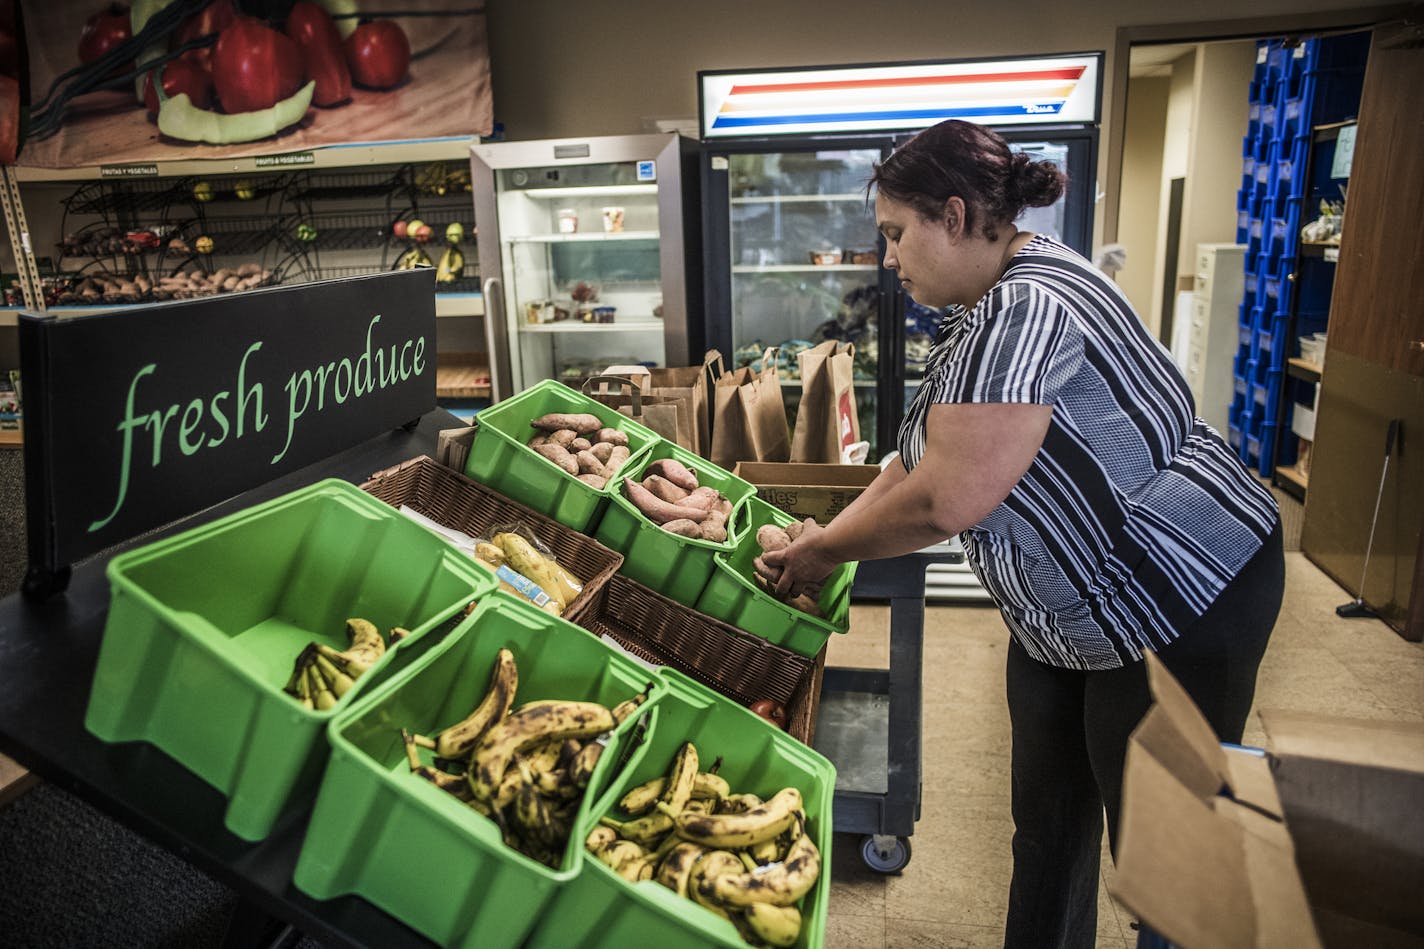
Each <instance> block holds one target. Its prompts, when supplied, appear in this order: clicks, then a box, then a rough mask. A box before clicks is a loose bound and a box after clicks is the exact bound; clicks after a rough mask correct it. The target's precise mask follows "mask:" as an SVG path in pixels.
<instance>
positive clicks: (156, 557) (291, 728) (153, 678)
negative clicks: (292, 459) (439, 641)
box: [84, 479, 496, 840]
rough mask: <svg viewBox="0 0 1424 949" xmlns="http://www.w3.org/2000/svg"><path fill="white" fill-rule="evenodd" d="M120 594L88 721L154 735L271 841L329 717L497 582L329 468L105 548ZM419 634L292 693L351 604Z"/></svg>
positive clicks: (238, 830)
mask: <svg viewBox="0 0 1424 949" xmlns="http://www.w3.org/2000/svg"><path fill="white" fill-rule="evenodd" d="M108 576H109V584H110V588H111V602H110V606H109V615H108V620H107V622H106V624H105V627H104V640H103V643H102V644H101V646H100V649H99V661H98V667H97V669H96V670H95V673H94V684H93V690H92V692H91V693H90V696H89V706H88V710H87V712H86V715H85V720H84V724H85V727H87V728H88V729H89V731H91V732H93V733H94V734H95V735H97V736H98V737H100V738H102V739H103V740H105V741H113V742H117V741H148V742H151V743H153V744H154V745H157V746H158V747H159V748H161V749H163V750H164V751H165V752H167V753H168V754H169V755H171V756H172V757H173V758H175V759H176V760H177V761H179V762H180V763H182V764H183V765H184V766H185V767H187V768H188V769H189V770H191V771H193V772H194V773H195V774H197V775H198V776H199V777H201V778H202V779H203V780H205V781H207V782H208V783H209V784H211V785H213V786H214V787H216V788H217V789H218V790H220V791H222V792H223V793H224V794H226V795H227V797H228V799H229V801H228V808H227V814H226V818H225V821H226V824H227V827H228V829H229V830H231V831H232V832H233V833H234V834H237V835H238V836H239V837H242V838H244V839H246V840H260V839H262V838H263V837H265V836H267V834H268V833H269V832H270V831H271V829H272V827H273V825H274V824H275V823H276V821H277V820H278V819H279V818H281V817H283V816H284V815H286V814H289V813H291V812H294V811H297V810H300V809H303V808H304V807H305V806H306V805H307V804H308V803H310V800H311V797H312V796H313V794H314V793H315V791H316V787H317V783H318V781H319V779H320V777H321V769H322V767H323V766H324V765H325V763H326V756H327V751H328V748H327V745H326V742H325V741H324V735H323V733H322V732H323V729H324V728H325V727H326V725H327V723H328V722H329V721H330V720H331V719H332V717H333V716H334V715H335V714H337V713H338V712H339V711H341V710H342V709H344V708H346V707H348V706H350V705H352V704H353V702H354V701H355V700H356V699H357V698H358V697H359V695H360V694H361V693H362V692H364V691H367V690H368V689H371V688H372V687H374V686H375V685H377V684H378V683H379V682H380V681H381V680H382V679H383V678H384V677H386V676H387V675H389V674H391V673H393V672H394V671H396V670H397V669H398V668H399V667H400V666H401V665H403V664H405V663H406V662H409V661H411V660H412V659H413V658H414V656H415V655H416V654H418V653H420V652H422V651H424V649H425V648H426V646H427V645H428V644H429V643H428V642H427V641H426V640H427V639H430V640H433V639H434V638H435V637H434V636H430V637H427V634H428V633H430V631H431V630H432V629H435V628H436V627H440V626H442V624H444V622H445V621H446V620H449V619H452V618H454V617H457V616H458V615H459V614H460V612H461V611H462V610H463V609H464V608H465V606H466V604H468V603H469V602H470V600H471V599H478V598H482V597H485V596H487V595H491V594H492V593H493V591H494V589H495V586H496V581H495V579H494V577H493V575H492V574H490V573H488V572H486V571H484V570H481V569H480V568H479V567H478V566H476V565H475V564H473V563H472V562H470V560H469V559H468V558H467V557H466V556H465V555H463V554H461V553H459V552H458V551H456V550H454V549H453V548H451V547H450V545H449V544H447V543H445V541H443V540H442V539H440V538H439V537H437V536H436V535H434V534H432V533H431V532H429V531H427V530H426V529H425V528H423V527H420V526H419V525H417V524H415V523H413V522H411V521H410V520H408V519H407V518H405V517H403V516H401V514H400V513H399V512H397V511H395V510H393V509H392V508H391V507H389V506H388V505H385V504H382V503H381V502H380V501H377V500H376V499H375V498H372V497H370V496H369V495H367V494H365V493H364V492H362V491H361V490H360V489H358V488H356V487H355V486H354V485H351V484H348V483H347V482H345V481H339V480H335V479H332V480H327V481H321V482H318V483H317V484H314V485H311V486H309V487H307V488H303V489H301V490H299V491H294V492H292V493H290V494H287V495H284V496H282V497H279V498H275V499H273V500H271V501H267V502H265V503H262V504H259V505H256V506H254V507H251V508H248V509H247V510H244V511H239V512H237V513H236V514H231V515H229V516H227V517H224V518H222V519H220V520H217V521H214V522H212V523H210V524H205V525H203V526H201V527H196V528H194V529H192V530H189V531H185V532H183V533H181V534H177V535H175V536H173V537H170V538H167V539H164V540H160V541H157V542H155V543H153V544H149V545H148V546H145V547H142V548H139V549H137V550H133V551H129V552H127V553H124V554H120V555H119V556H117V557H115V558H114V559H113V560H111V561H110V562H109V565H108ZM353 616H359V617H363V618H365V619H368V620H370V621H371V622H373V623H375V624H376V626H377V628H379V629H380V630H381V631H382V632H383V633H384V632H386V631H388V630H389V629H390V628H391V627H394V626H403V627H405V628H407V629H409V630H411V635H410V636H409V637H407V638H406V639H404V640H401V641H400V642H398V643H397V644H396V645H395V646H394V647H392V648H389V649H388V650H387V652H386V655H385V656H383V657H382V658H381V659H380V660H379V661H378V662H377V663H376V665H375V666H374V667H373V668H372V669H371V670H370V671H369V672H367V673H366V674H365V675H363V676H361V677H360V678H359V679H357V680H356V683H355V685H354V686H353V687H352V688H351V690H350V691H348V692H347V693H346V694H345V695H344V696H342V697H341V698H340V699H339V700H338V702H337V704H336V706H335V707H334V708H331V709H327V710H325V711H315V710H311V709H306V708H303V707H302V706H301V705H300V704H298V702H297V700H296V699H295V698H293V697H292V696H290V695H287V694H285V693H284V692H283V691H282V688H283V686H285V685H286V683H287V680H288V678H289V677H290V676H291V673H292V667H293V663H294V661H295V660H296V658H297V655H298V654H299V653H300V652H301V651H302V649H303V648H305V647H306V645H307V644H308V643H310V642H313V641H317V642H323V643H326V644H327V645H329V646H332V647H334V648H336V649H345V648H346V647H347V645H348V642H347V638H346V619H347V617H353Z"/></svg>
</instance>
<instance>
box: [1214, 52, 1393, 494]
mask: <svg viewBox="0 0 1424 949" xmlns="http://www.w3.org/2000/svg"><path fill="white" fill-rule="evenodd" d="M1368 54H1369V34H1368V33H1355V34H1349V35H1344V36H1330V37H1318V38H1314V39H1310V40H1306V41H1303V42H1300V43H1296V44H1292V45H1287V43H1286V42H1284V41H1282V40H1279V39H1273V40H1263V41H1261V42H1260V43H1258V44H1257V49H1256V71H1255V74H1254V76H1253V78H1252V81H1251V87H1250V112H1249V120H1248V124H1247V132H1246V138H1245V139H1244V141H1243V142H1242V174H1241V190H1240V191H1239V192H1238V195H1237V228H1236V241H1237V243H1240V244H1245V245H1246V275H1245V276H1246V279H1245V290H1244V292H1243V298H1242V301H1241V310H1240V330H1239V336H1238V346H1237V352H1236V359H1235V363H1234V365H1233V366H1232V370H1233V376H1234V384H1235V392H1234V393H1233V397H1232V401H1231V408H1230V411H1229V415H1228V425H1227V439H1228V441H1229V442H1230V444H1231V447H1232V448H1234V449H1235V450H1236V452H1237V454H1238V455H1239V457H1240V458H1241V460H1242V462H1244V463H1245V464H1246V465H1247V466H1248V467H1249V468H1252V469H1253V470H1255V471H1256V472H1257V473H1258V474H1260V475H1261V476H1262V477H1267V476H1269V475H1270V474H1271V471H1272V469H1273V467H1274V466H1275V465H1277V464H1280V465H1290V464H1292V463H1294V461H1295V454H1296V449H1297V444H1296V441H1295V439H1294V438H1288V439H1284V440H1282V441H1281V445H1280V451H1279V452H1278V451H1277V441H1278V439H1280V438H1281V431H1280V430H1281V429H1282V428H1284V430H1285V432H1286V433H1289V431H1290V417H1289V414H1288V413H1287V414H1284V415H1283V414H1282V412H1281V407H1282V398H1284V397H1286V396H1287V393H1286V390H1285V380H1286V375H1285V365H1286V360H1287V359H1288V358H1290V357H1291V356H1296V355H1299V344H1298V343H1297V339H1298V337H1300V336H1301V335H1303V334H1309V333H1312V332H1318V331H1321V330H1324V329H1325V321H1326V317H1327V314H1328V311H1329V307H1330V290H1331V287H1332V285H1333V282H1334V273H1333V269H1329V270H1327V269H1321V268H1325V267H1328V268H1333V267H1334V264H1326V263H1324V262H1323V261H1321V260H1319V259H1318V258H1317V259H1313V260H1312V262H1311V264H1310V265H1309V266H1305V264H1306V261H1305V259H1303V258H1301V256H1300V254H1299V249H1300V229H1301V226H1302V225H1303V224H1306V223H1309V222H1310V221H1312V220H1314V219H1315V217H1316V215H1317V213H1318V209H1317V208H1314V207H1305V206H1304V205H1305V202H1306V200H1307V196H1310V195H1314V196H1316V200H1317V201H1318V199H1319V197H1320V196H1322V195H1323V196H1329V184H1330V183H1329V171H1330V169H1329V161H1328V160H1327V161H1320V160H1318V158H1319V156H1318V155H1317V156H1316V158H1317V160H1315V161H1312V160H1311V159H1312V156H1311V149H1312V147H1313V146H1312V136H1311V130H1312V129H1313V128H1314V127H1315V126H1317V125H1328V124H1330V123H1332V122H1341V121H1344V120H1346V119H1349V118H1353V117H1354V116H1355V115H1356V114H1357V113H1358V111H1359V103H1360V92H1361V88H1362V86H1363V84H1364V74H1365V58H1366V57H1367V56H1368ZM1332 148H1333V143H1332ZM1307 168H1310V171H1311V173H1310V175H1309V178H1310V179H1312V180H1306V179H1307ZM1322 175H1324V179H1322V178H1321V176H1322ZM1336 190H1337V191H1338V186H1337V188H1336ZM1317 265H1319V267H1317ZM1293 315H1294V319H1292V316H1293ZM1290 403H1291V400H1290V399H1289V398H1287V399H1286V402H1285V405H1286V407H1287V408H1289V405H1290ZM1286 442H1289V444H1286Z"/></svg>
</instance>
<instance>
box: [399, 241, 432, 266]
mask: <svg viewBox="0 0 1424 949" xmlns="http://www.w3.org/2000/svg"><path fill="white" fill-rule="evenodd" d="M432 266H434V265H433V264H432V263H431V262H430V255H429V254H427V253H426V252H425V251H424V250H422V249H420V248H419V247H416V246H415V245H411V246H410V247H407V248H406V249H405V251H404V253H402V254H401V255H400V256H399V257H397V258H396V265H395V269H396V270H415V269H416V268H417V267H432Z"/></svg>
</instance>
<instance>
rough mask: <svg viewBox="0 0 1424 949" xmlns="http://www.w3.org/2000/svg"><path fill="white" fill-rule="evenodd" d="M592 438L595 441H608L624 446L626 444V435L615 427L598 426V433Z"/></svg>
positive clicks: (611, 443)
mask: <svg viewBox="0 0 1424 949" xmlns="http://www.w3.org/2000/svg"><path fill="white" fill-rule="evenodd" d="M593 440H594V441H596V442H608V444H610V445H624V446H626V445H627V444H628V435H627V434H626V433H625V432H620V431H619V430H618V429H616V428H600V429H599V430H598V434H597V435H595V436H594V437H593Z"/></svg>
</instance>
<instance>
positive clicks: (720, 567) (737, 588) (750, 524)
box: [696, 497, 856, 656]
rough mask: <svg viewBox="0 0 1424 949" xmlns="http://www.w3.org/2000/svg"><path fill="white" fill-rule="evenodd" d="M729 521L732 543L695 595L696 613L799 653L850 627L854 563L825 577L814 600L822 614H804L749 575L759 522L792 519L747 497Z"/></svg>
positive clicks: (811, 652) (812, 649)
mask: <svg viewBox="0 0 1424 949" xmlns="http://www.w3.org/2000/svg"><path fill="white" fill-rule="evenodd" d="M732 520H733V522H734V524H735V525H736V532H737V541H736V546H735V547H734V549H733V550H732V551H731V553H729V554H718V555H717V569H716V570H714V571H713V572H712V576H711V578H709V579H708V581H707V586H706V587H704V588H703V590H702V595H701V596H699V597H698V598H697V603H696V606H697V609H698V611H700V612H702V613H706V614H707V615H708V616H711V617H713V618H715V619H719V620H721V621H722V622H724V623H730V624H731V625H733V626H735V627H737V628H738V629H740V630H744V631H745V632H748V633H751V634H753V635H755V636H760V637H762V638H763V639H766V640H767V641H768V642H772V643H775V644H776V645H778V646H781V647H782V648H784V649H789V650H791V651H792V652H796V653H800V654H801V655H803V656H814V655H816V653H818V652H820V651H821V647H822V646H824V645H825V644H826V640H828V639H830V638H831V633H844V632H845V631H846V630H848V629H850V587H851V582H852V581H853V580H854V579H855V568H856V564H855V563H854V562H852V563H843V564H841V565H840V566H839V567H837V568H836V569H835V570H834V571H833V572H832V573H831V575H830V577H828V578H827V579H826V583H825V585H824V586H823V587H822V588H821V596H820V599H819V600H818V601H817V602H818V604H819V605H820V607H821V615H820V616H812V615H811V614H809V613H803V612H801V611H800V610H798V609H796V608H795V607H794V606H789V605H787V604H785V603H783V602H781V601H780V600H778V599H777V598H776V597H774V596H772V595H771V594H770V593H767V592H766V591H765V590H763V589H762V588H761V587H760V586H759V585H758V584H757V582H756V580H754V579H753V575H754V574H755V573H756V570H755V568H753V567H752V561H753V560H755V559H756V558H757V557H759V556H760V555H761V546H760V545H759V544H757V540H756V532H757V528H759V527H761V526H762V525H763V524H776V525H778V526H780V527H785V526H786V525H787V524H790V523H791V522H792V521H793V520H794V518H793V517H792V516H791V515H789V514H786V513H783V512H782V511H779V510H777V509H776V508H774V507H772V506H771V505H770V504H767V503H766V502H765V501H763V500H762V499H761V498H758V497H750V498H747V500H746V501H745V502H743V503H742V504H741V505H740V506H739V507H738V508H737V509H736V510H735V511H734V512H733V513H732Z"/></svg>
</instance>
